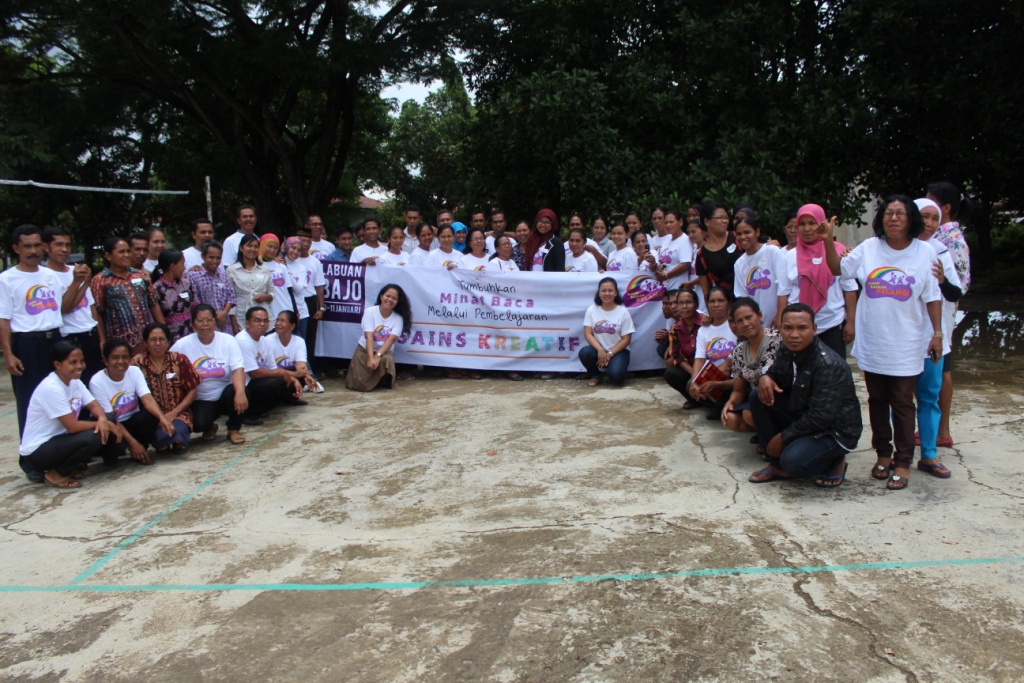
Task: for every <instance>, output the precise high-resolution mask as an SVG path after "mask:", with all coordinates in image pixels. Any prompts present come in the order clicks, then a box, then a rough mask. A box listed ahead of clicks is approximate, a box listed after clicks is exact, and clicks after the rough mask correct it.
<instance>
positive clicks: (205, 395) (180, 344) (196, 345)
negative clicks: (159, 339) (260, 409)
mask: <svg viewBox="0 0 1024 683" xmlns="http://www.w3.org/2000/svg"><path fill="white" fill-rule="evenodd" d="M171 351H174V352H175V353H180V354H183V355H184V356H185V357H186V358H188V359H189V360H190V361H191V362H192V367H193V368H195V371H196V374H197V375H199V379H200V380H202V381H201V382H200V384H199V387H198V389H197V392H198V395H197V396H196V400H199V401H217V400H220V395H221V394H222V393H224V389H226V388H227V387H228V385H230V384H231V373H233V372H234V371H235V370H237V369H239V368H243V369H244V367H245V365H244V363H243V361H242V349H240V348H239V347H238V342H237V341H235V338H234V337H232V336H231V335H230V334H227V333H226V332H214V335H213V340H212V341H211V342H210V343H209V344H203V343H202V342H201V341H199V335H198V334H190V335H188V336H187V337H182V338H181V339H179V340H178V341H176V342H174V346H172V347H171Z"/></svg>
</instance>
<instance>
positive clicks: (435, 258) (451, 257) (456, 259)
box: [424, 248, 462, 268]
mask: <svg viewBox="0 0 1024 683" xmlns="http://www.w3.org/2000/svg"><path fill="white" fill-rule="evenodd" d="M450 263H454V264H455V265H456V266H462V252H458V251H455V250H454V249H452V251H451V253H450V254H446V253H444V252H443V251H441V249H440V248H438V249H434V250H433V251H432V252H430V255H429V256H427V258H426V263H425V264H424V265H428V266H435V267H441V268H447V267H448V265H449V264H450Z"/></svg>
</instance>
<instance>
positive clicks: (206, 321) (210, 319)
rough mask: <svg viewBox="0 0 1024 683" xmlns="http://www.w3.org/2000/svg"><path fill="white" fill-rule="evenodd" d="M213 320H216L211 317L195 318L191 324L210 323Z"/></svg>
mask: <svg viewBox="0 0 1024 683" xmlns="http://www.w3.org/2000/svg"><path fill="white" fill-rule="evenodd" d="M214 322H216V320H214V319H213V318H196V319H195V320H193V321H192V324H193V325H209V324H210V323H214Z"/></svg>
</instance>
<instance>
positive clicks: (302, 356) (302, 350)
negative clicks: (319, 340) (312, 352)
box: [292, 335, 309, 363]
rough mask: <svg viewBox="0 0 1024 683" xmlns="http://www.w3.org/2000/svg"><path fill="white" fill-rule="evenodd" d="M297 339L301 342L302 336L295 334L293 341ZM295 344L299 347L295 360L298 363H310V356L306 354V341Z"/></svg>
mask: <svg viewBox="0 0 1024 683" xmlns="http://www.w3.org/2000/svg"><path fill="white" fill-rule="evenodd" d="M296 339H299V340H300V342H301V337H299V336H298V335H295V336H293V337H292V341H293V342H294V340H296ZM294 346H295V348H296V349H297V350H296V351H295V362H296V363H309V361H308V360H307V358H308V356H307V355H306V345H305V343H298V344H295V345H294Z"/></svg>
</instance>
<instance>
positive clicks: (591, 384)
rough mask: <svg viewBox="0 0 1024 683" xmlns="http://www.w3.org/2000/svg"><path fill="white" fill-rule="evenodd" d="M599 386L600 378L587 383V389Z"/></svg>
mask: <svg viewBox="0 0 1024 683" xmlns="http://www.w3.org/2000/svg"><path fill="white" fill-rule="evenodd" d="M600 384H601V378H600V377H595V378H594V379H592V380H590V381H589V382H587V386H588V387H596V386H598V385H600Z"/></svg>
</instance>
